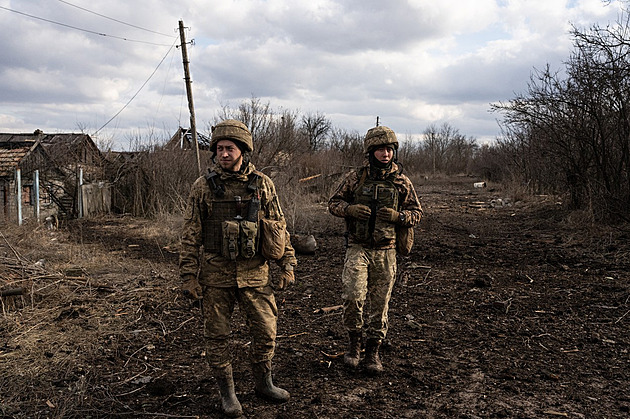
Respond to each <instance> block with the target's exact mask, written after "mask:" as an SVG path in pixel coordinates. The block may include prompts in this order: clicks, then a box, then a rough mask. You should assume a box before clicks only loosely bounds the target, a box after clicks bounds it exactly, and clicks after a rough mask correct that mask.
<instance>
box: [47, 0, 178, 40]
mask: <svg viewBox="0 0 630 419" xmlns="http://www.w3.org/2000/svg"><path fill="white" fill-rule="evenodd" d="M57 1H59V2H61V3H65V4H67V5H68V6H72V7H76V8H77V9H80V10H83V11H84V12H88V13H92V14H93V15H96V16H100V17H102V18H105V19H109V20H113V21H114V22H117V23H120V24H123V25H127V26H131V27H132V28H136V29H141V30H143V31H147V32H151V33H155V34H158V35H163V36H168V37H169V38H172V37H173V34H170V35H169V34H166V33H161V32H156V31H152V30H151V29H146V28H143V27H141V26H136V25H133V24H131V23H127V22H123V21H122V20H118V19H114V18H113V17H109V16H105V15H102V14H100V13H97V12H93V11H92V10H88V9H86V8H84V7H81V6H77V5H76V4H72V3H70V2H67V1H65V0H57Z"/></svg>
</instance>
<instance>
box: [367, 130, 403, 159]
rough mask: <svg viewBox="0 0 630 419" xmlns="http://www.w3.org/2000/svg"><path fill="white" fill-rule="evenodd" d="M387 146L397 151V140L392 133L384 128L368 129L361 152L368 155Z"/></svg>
mask: <svg viewBox="0 0 630 419" xmlns="http://www.w3.org/2000/svg"><path fill="white" fill-rule="evenodd" d="M389 144H391V145H392V146H394V149H395V150H398V139H397V138H396V134H395V133H394V131H392V130H391V129H390V128H387V127H384V126H379V127H374V128H370V129H369V130H368V132H367V134H365V139H364V140H363V152H364V153H369V152H370V151H371V150H372V149H374V148H377V147H380V146H384V145H389Z"/></svg>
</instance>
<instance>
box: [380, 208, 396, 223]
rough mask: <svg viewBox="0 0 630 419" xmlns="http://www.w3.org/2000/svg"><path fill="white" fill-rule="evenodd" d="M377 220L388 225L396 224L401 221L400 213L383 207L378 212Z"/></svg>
mask: <svg viewBox="0 0 630 419" xmlns="http://www.w3.org/2000/svg"><path fill="white" fill-rule="evenodd" d="M376 218H378V219H379V220H381V221H385V222H387V223H393V224H396V223H398V222H399V221H400V213H399V212H398V211H396V210H395V209H393V208H387V207H383V208H380V209H379V210H378V211H377V212H376Z"/></svg>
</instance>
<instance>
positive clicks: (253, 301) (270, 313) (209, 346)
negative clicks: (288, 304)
mask: <svg viewBox="0 0 630 419" xmlns="http://www.w3.org/2000/svg"><path fill="white" fill-rule="evenodd" d="M237 302H238V304H239V307H240V309H241V310H242V311H243V313H244V315H245V319H246V321H247V325H248V327H249V333H250V336H251V340H252V344H251V347H250V353H249V355H250V358H251V362H252V363H258V362H264V361H269V360H271V359H272V358H273V355H274V350H275V347H276V330H277V329H276V325H277V320H278V309H277V307H276V300H275V297H274V295H273V289H272V288H271V286H269V285H266V286H263V287H245V288H238V287H228V288H220V287H204V290H203V316H204V319H203V332H204V339H205V344H206V357H207V361H208V364H209V365H210V367H213V368H222V367H225V366H227V365H229V364H230V363H231V362H232V355H231V354H232V352H231V349H230V341H229V338H230V334H231V333H232V328H231V326H230V323H231V318H232V314H233V313H234V307H235V305H236V303H237Z"/></svg>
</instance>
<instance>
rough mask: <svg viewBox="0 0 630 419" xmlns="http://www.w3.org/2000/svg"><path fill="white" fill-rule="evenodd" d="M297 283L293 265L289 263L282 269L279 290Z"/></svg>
mask: <svg viewBox="0 0 630 419" xmlns="http://www.w3.org/2000/svg"><path fill="white" fill-rule="evenodd" d="M294 283H295V274H294V273H293V266H291V265H287V266H285V267H284V268H283V269H282V273H281V274H280V280H279V281H278V288H277V289H278V290H280V291H284V290H286V289H287V288H289V287H290V286H291V285H293V284H294Z"/></svg>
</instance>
